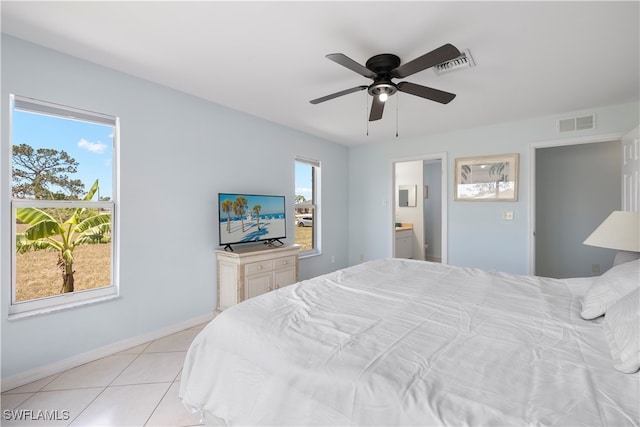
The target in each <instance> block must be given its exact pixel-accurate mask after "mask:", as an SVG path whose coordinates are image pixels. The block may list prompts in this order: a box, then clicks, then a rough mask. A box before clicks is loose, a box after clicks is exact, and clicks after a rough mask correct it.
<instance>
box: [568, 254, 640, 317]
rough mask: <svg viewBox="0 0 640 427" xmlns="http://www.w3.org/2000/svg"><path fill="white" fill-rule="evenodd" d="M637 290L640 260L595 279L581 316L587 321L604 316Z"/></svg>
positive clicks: (584, 300) (638, 286)
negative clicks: (613, 306)
mask: <svg viewBox="0 0 640 427" xmlns="http://www.w3.org/2000/svg"><path fill="white" fill-rule="evenodd" d="M636 288H640V259H637V260H635V261H630V262H625V263H624V264H620V265H616V266H615V267H613V268H612V269H610V270H608V271H607V272H605V273H604V274H603V275H602V276H598V277H595V278H594V281H593V284H592V285H591V287H590V288H589V290H588V291H587V294H586V295H585V296H584V299H583V300H582V312H581V313H580V316H582V318H583V319H587V320H588V319H595V318H596V317H598V316H602V315H603V314H604V313H605V312H606V311H607V308H609V307H611V306H612V305H613V304H615V303H616V302H617V301H618V300H620V299H621V298H622V297H623V296H625V295H626V294H628V293H629V292H632V291H634V290H635V289H636Z"/></svg>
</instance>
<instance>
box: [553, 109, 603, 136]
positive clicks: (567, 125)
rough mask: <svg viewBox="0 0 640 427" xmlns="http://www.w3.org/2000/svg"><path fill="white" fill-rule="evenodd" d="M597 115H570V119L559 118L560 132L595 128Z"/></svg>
mask: <svg viewBox="0 0 640 427" xmlns="http://www.w3.org/2000/svg"><path fill="white" fill-rule="evenodd" d="M595 127H596V115H595V114H590V115H588V116H580V117H570V118H568V119H560V120H558V132H560V133H564V132H575V131H579V130H588V129H595Z"/></svg>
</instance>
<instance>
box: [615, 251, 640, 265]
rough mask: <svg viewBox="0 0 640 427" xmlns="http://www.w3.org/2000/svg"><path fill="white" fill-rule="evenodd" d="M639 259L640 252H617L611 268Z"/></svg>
mask: <svg viewBox="0 0 640 427" xmlns="http://www.w3.org/2000/svg"><path fill="white" fill-rule="evenodd" d="M638 258H640V252H631V251H618V252H616V257H615V258H614V259H613V266H614V267H615V266H616V265H619V264H624V263H625V262H629V261H634V260H636V259H638Z"/></svg>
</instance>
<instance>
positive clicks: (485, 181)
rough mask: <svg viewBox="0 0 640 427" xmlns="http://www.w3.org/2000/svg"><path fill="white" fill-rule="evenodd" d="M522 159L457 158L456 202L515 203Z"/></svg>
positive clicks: (509, 156)
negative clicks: (519, 166)
mask: <svg viewBox="0 0 640 427" xmlns="http://www.w3.org/2000/svg"><path fill="white" fill-rule="evenodd" d="M519 157H520V155H519V154H517V153H513V154H499V155H493V156H481V157H465V158H458V159H456V166H455V187H454V190H453V191H454V195H453V198H454V200H458V201H476V202H515V201H516V200H518V160H519Z"/></svg>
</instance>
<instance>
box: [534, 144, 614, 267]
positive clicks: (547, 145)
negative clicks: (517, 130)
mask: <svg viewBox="0 0 640 427" xmlns="http://www.w3.org/2000/svg"><path fill="white" fill-rule="evenodd" d="M625 134H626V133H610V134H602V135H588V136H580V137H574V138H563V139H552V140H548V141H540V142H532V143H531V144H529V234H528V236H529V266H528V273H527V274H529V275H531V276H533V275H535V271H536V150H537V149H539V148H549V147H562V146H567V145H582V144H593V143H597V142H607V141H616V140H621V139H622V137H623V136H624V135H625ZM620 159H621V161H622V155H620Z"/></svg>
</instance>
